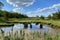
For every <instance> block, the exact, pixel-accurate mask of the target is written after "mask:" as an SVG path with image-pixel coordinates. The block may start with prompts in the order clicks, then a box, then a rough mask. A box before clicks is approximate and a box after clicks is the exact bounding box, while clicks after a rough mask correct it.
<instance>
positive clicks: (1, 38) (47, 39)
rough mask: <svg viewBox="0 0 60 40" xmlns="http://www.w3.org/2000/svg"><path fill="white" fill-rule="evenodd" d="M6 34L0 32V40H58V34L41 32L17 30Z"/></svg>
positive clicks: (59, 35)
mask: <svg viewBox="0 0 60 40" xmlns="http://www.w3.org/2000/svg"><path fill="white" fill-rule="evenodd" d="M7 34H9V35H5V33H2V32H1V31H0V40H60V34H59V33H56V34H51V33H48V32H44V33H42V31H41V32H40V31H27V30H20V31H18V30H17V31H13V32H8V33H7Z"/></svg>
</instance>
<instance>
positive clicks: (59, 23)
mask: <svg viewBox="0 0 60 40" xmlns="http://www.w3.org/2000/svg"><path fill="white" fill-rule="evenodd" d="M33 22H35V23H36V22H41V23H44V24H48V25H51V26H52V27H54V28H60V20H42V19H39V18H21V19H17V18H12V19H9V21H8V22H7V23H5V22H0V25H12V24H13V23H33ZM11 23H12V24H11Z"/></svg>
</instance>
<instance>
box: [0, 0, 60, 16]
mask: <svg viewBox="0 0 60 40" xmlns="http://www.w3.org/2000/svg"><path fill="white" fill-rule="evenodd" d="M0 1H1V2H2V3H3V4H4V7H3V10H7V11H14V12H19V13H22V14H26V15H28V16H29V17H32V16H34V17H35V16H37V15H38V16H41V15H43V16H48V15H52V13H54V12H57V11H58V10H60V0H0Z"/></svg>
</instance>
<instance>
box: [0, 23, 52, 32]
mask: <svg viewBox="0 0 60 40" xmlns="http://www.w3.org/2000/svg"><path fill="white" fill-rule="evenodd" d="M0 29H1V30H3V31H4V32H9V31H12V30H21V29H28V30H51V29H53V28H51V27H49V26H48V25H42V28H40V24H36V23H31V24H27V27H26V26H25V24H20V23H18V24H14V26H11V27H1V28H0Z"/></svg>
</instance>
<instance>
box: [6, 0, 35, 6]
mask: <svg viewBox="0 0 60 40" xmlns="http://www.w3.org/2000/svg"><path fill="white" fill-rule="evenodd" d="M7 2H8V3H9V4H11V5H13V6H15V7H26V6H29V5H32V4H33V3H34V0H7Z"/></svg>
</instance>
